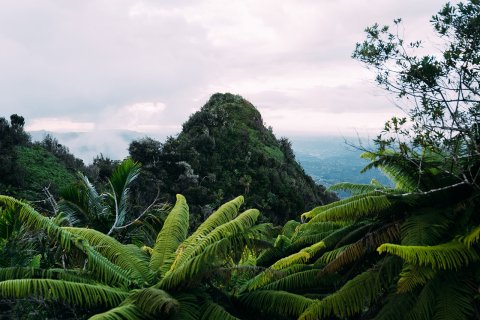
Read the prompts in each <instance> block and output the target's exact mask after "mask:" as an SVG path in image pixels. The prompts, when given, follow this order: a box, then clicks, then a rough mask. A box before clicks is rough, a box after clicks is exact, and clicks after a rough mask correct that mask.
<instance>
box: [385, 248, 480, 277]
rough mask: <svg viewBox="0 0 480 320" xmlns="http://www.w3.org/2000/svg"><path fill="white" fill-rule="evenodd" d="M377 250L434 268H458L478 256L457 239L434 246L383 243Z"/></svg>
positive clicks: (475, 259) (476, 259)
mask: <svg viewBox="0 0 480 320" xmlns="http://www.w3.org/2000/svg"><path fill="white" fill-rule="evenodd" d="M377 251H378V252H379V253H380V254H381V253H384V252H387V253H390V254H393V255H396V256H399V257H400V258H402V259H403V260H405V261H406V262H408V263H411V264H414V265H418V266H429V267H432V268H434V269H443V270H458V269H461V268H463V267H465V266H467V265H469V264H470V263H471V262H473V261H478V260H479V258H480V257H479V256H478V254H477V253H476V252H475V250H473V249H472V248H469V247H467V246H466V245H465V244H463V243H461V242H458V241H451V242H447V243H444V244H440V245H436V246H402V245H397V244H390V243H385V244H382V245H381V246H380V247H378V249H377Z"/></svg>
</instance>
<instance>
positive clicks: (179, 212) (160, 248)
mask: <svg viewBox="0 0 480 320" xmlns="http://www.w3.org/2000/svg"><path fill="white" fill-rule="evenodd" d="M188 221H189V212H188V205H187V201H186V199H185V197H184V196H182V195H180V194H177V202H176V203H175V206H174V207H173V209H172V211H171V212H170V213H169V215H168V217H167V219H166V220H165V222H164V224H163V227H162V230H160V232H159V233H158V236H157V240H156V242H155V245H154V247H153V250H152V257H151V259H150V269H151V270H152V271H153V272H160V271H161V270H162V271H163V270H168V268H169V267H170V265H171V263H172V259H173V257H172V256H173V254H174V253H175V251H176V250H177V248H178V246H179V245H180V244H181V243H182V242H183V241H184V240H185V238H186V236H187V232H188Z"/></svg>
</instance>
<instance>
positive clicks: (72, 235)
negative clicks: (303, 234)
mask: <svg viewBox="0 0 480 320" xmlns="http://www.w3.org/2000/svg"><path fill="white" fill-rule="evenodd" d="M242 203H243V197H238V198H236V199H234V200H232V201H230V202H228V203H226V204H224V205H222V206H221V207H220V208H219V209H218V210H217V211H215V212H214V213H213V214H212V215H210V216H209V217H208V218H207V219H206V220H205V222H204V223H202V224H201V225H200V226H199V227H198V229H197V230H196V231H195V232H193V233H192V234H191V235H190V236H189V237H187V230H188V225H189V224H188V222H189V211H188V205H187V202H186V200H185V198H184V197H183V196H181V195H177V201H176V204H175V206H174V207H173V209H172V210H171V212H170V214H169V215H168V217H167V219H166V220H165V223H164V225H163V228H162V229H161V231H160V232H159V233H158V236H157V239H156V242H155V245H154V246H153V248H150V247H143V248H140V247H137V246H135V245H132V244H127V245H125V244H121V243H120V242H118V241H117V240H115V239H114V238H112V237H110V236H108V235H106V234H104V233H102V232H100V231H97V230H95V229H89V228H76V227H61V226H59V225H58V224H56V223H55V222H54V221H53V220H52V219H50V218H47V217H45V216H43V215H41V214H40V213H38V212H37V211H35V210H34V209H33V208H32V207H31V206H29V205H28V204H26V203H23V202H21V201H19V200H16V199H14V198H11V197H8V196H0V208H1V212H4V211H6V210H14V211H15V212H17V213H18V219H19V220H20V221H21V223H22V224H23V225H24V226H25V227H26V228H28V229H30V230H32V231H42V232H45V233H46V234H47V236H48V238H49V239H50V240H51V244H52V245H53V246H60V247H61V248H62V249H63V251H64V252H65V253H67V255H66V257H65V259H64V260H63V261H62V262H59V264H60V265H62V264H63V265H64V267H61V268H47V269H40V268H31V267H10V268H0V280H2V281H0V297H2V298H15V299H21V298H27V297H37V298H41V299H44V300H48V301H51V300H53V301H64V302H66V303H68V304H71V305H76V306H83V307H88V308H90V310H100V311H102V310H103V311H104V312H100V313H97V314H95V315H93V316H92V317H91V319H150V318H157V317H160V316H165V317H171V319H236V317H234V316H233V315H232V314H231V313H230V312H232V310H233V309H231V308H230V306H231V304H230V303H229V297H228V295H227V294H225V293H224V290H222V286H221V285H218V283H219V281H218V280H216V279H217V278H218V277H219V276H222V273H223V271H224V270H225V269H227V270H228V269H229V268H233V267H235V266H237V265H238V264H239V262H240V261H241V260H242V259H246V258H248V257H249V256H250V255H251V253H249V252H251V250H254V248H255V247H257V246H261V245H263V244H264V243H265V241H266V240H268V237H269V235H270V230H271V225H270V224H256V221H257V219H258V217H259V215H260V213H259V211H258V210H255V209H250V210H247V211H244V212H242V213H239V208H240V206H241V205H242Z"/></svg>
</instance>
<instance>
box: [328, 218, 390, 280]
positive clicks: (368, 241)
mask: <svg viewBox="0 0 480 320" xmlns="http://www.w3.org/2000/svg"><path fill="white" fill-rule="evenodd" d="M399 237H400V229H399V226H398V224H390V225H388V226H385V227H382V228H380V229H378V230H375V231H373V232H370V233H368V234H367V235H365V236H364V237H363V238H362V239H360V240H358V241H357V242H355V243H353V244H351V245H348V246H347V247H346V248H345V250H342V251H341V252H340V253H339V254H338V255H336V257H335V258H334V259H333V260H331V261H329V262H328V264H327V265H326V266H325V267H324V268H323V270H322V272H323V273H330V272H335V271H337V270H339V269H340V268H342V267H343V266H345V265H348V264H350V263H352V262H354V261H358V260H359V259H360V258H361V257H362V256H364V255H365V254H367V253H370V252H373V251H375V249H376V248H377V247H378V246H380V245H381V244H383V243H385V242H395V241H397V240H398V239H399Z"/></svg>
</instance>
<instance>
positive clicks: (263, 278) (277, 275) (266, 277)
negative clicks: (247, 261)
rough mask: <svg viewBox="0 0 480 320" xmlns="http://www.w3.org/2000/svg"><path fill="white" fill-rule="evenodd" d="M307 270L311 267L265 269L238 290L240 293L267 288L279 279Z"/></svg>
mask: <svg viewBox="0 0 480 320" xmlns="http://www.w3.org/2000/svg"><path fill="white" fill-rule="evenodd" d="M308 269H311V266H308V265H304V264H294V265H291V266H289V267H287V268H284V269H282V270H273V269H271V268H268V269H265V270H263V271H262V272H260V273H259V274H257V275H256V276H255V277H253V278H252V279H250V280H248V281H247V282H246V283H245V284H244V286H243V287H242V288H241V289H240V292H244V291H252V290H255V289H258V288H264V287H265V286H268V285H269V284H270V283H273V282H275V281H277V280H279V279H282V278H284V277H288V276H289V275H291V274H294V273H297V272H300V271H303V270H308Z"/></svg>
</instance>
